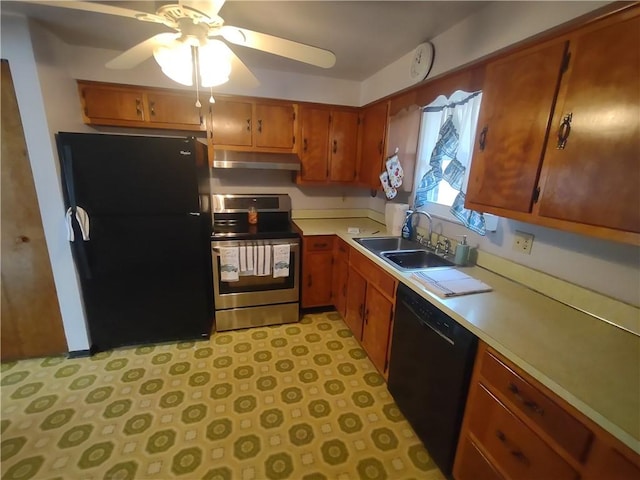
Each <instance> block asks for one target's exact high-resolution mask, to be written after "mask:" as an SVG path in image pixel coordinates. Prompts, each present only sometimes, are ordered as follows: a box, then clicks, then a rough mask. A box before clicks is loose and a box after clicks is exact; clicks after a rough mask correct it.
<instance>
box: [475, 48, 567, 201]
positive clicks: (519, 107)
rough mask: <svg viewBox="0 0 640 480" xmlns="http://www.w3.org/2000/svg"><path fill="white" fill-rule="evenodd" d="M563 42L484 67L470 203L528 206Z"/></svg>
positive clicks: (550, 106) (546, 127)
mask: <svg viewBox="0 0 640 480" xmlns="http://www.w3.org/2000/svg"><path fill="white" fill-rule="evenodd" d="M565 43H566V42H564V41H562V42H557V41H556V42H553V43H551V44H544V45H542V46H540V47H534V48H531V49H528V50H526V51H525V52H521V53H519V54H517V55H515V56H512V57H507V58H505V59H502V60H499V61H497V62H494V63H492V64H489V65H488V66H487V71H486V76H485V86H484V89H483V96H482V106H481V110H480V117H479V120H478V130H477V134H476V145H475V148H474V153H473V161H472V165H471V172H470V177H469V185H468V189H467V200H468V201H469V202H472V203H474V204H479V205H489V206H494V207H500V208H506V209H508V210H512V211H518V212H529V211H530V210H531V205H532V200H533V192H534V189H535V188H536V184H537V181H538V173H539V166H540V161H541V156H542V153H543V147H544V141H545V135H546V132H547V129H548V127H549V123H550V120H551V112H552V109H553V100H554V96H555V94H556V91H557V88H558V81H559V77H560V69H561V65H562V61H563V57H564V51H565V47H566V44H565ZM484 128H486V129H487V130H486V142H485V146H484V149H482V148H481V147H480V141H481V138H482V135H481V132H482V131H483V129H484Z"/></svg>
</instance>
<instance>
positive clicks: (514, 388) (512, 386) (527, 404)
mask: <svg viewBox="0 0 640 480" xmlns="http://www.w3.org/2000/svg"><path fill="white" fill-rule="evenodd" d="M509 391H510V392H511V393H513V396H514V397H516V399H517V400H518V401H519V402H520V403H522V404H523V405H524V406H525V407H526V408H528V409H529V410H531V411H532V412H533V413H537V414H538V415H540V416H543V415H544V409H543V408H541V407H540V406H539V405H538V404H537V403H536V402H534V401H532V400H527V399H526V398H524V397H523V396H522V394H521V393H520V390H519V389H518V387H517V385H516V384H514V383H509Z"/></svg>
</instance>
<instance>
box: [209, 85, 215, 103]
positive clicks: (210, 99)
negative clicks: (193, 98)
mask: <svg viewBox="0 0 640 480" xmlns="http://www.w3.org/2000/svg"><path fill="white" fill-rule="evenodd" d="M209 93H210V94H211V96H210V97H209V103H216V99H215V98H213V87H209Z"/></svg>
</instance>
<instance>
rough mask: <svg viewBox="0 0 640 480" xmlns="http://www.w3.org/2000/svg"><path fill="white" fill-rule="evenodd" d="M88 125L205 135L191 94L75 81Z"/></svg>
mask: <svg viewBox="0 0 640 480" xmlns="http://www.w3.org/2000/svg"><path fill="white" fill-rule="evenodd" d="M78 91H79V93H80V100H81V102H82V117H83V120H84V122H85V123H86V124H88V125H106V126H117V127H144V128H160V129H171V130H189V131H200V130H201V131H204V130H206V125H205V123H204V118H203V116H202V114H201V109H200V108H197V107H196V106H195V103H196V98H195V95H194V93H193V92H188V91H185V92H181V91H177V90H169V89H161V88H149V87H136V86H129V85H112V84H105V83H100V82H90V81H84V80H78Z"/></svg>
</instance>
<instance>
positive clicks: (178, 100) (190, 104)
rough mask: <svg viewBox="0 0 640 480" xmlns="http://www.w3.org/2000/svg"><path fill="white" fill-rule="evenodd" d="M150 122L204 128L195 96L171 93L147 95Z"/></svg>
mask: <svg viewBox="0 0 640 480" xmlns="http://www.w3.org/2000/svg"><path fill="white" fill-rule="evenodd" d="M147 100H148V105H149V108H148V112H149V121H150V122H155V123H173V124H181V125H185V126H191V127H196V128H200V127H204V122H202V116H201V113H200V108H198V107H196V105H195V102H196V98H195V95H193V94H191V93H189V94H188V95H178V94H171V93H161V94H156V93H150V94H148V95H147Z"/></svg>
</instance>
